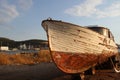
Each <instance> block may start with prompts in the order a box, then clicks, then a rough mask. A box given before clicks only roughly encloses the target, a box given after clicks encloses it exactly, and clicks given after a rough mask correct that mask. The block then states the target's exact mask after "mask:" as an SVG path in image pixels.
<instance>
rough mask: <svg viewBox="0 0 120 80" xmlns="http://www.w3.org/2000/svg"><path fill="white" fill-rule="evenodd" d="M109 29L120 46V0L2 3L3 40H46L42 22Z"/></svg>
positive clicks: (14, 0)
mask: <svg viewBox="0 0 120 80" xmlns="http://www.w3.org/2000/svg"><path fill="white" fill-rule="evenodd" d="M49 17H51V18H52V19H54V20H62V21H65V22H70V23H73V24H77V25H80V26H88V25H99V26H103V27H107V28H109V29H110V30H111V32H112V33H113V35H114V38H115V41H116V43H119V44H120V35H119V34H120V31H119V30H120V0H0V37H6V38H9V39H12V40H16V41H21V40H28V39H43V40H47V37H46V32H45V31H44V29H43V28H42V26H41V22H42V20H45V19H47V18H49Z"/></svg>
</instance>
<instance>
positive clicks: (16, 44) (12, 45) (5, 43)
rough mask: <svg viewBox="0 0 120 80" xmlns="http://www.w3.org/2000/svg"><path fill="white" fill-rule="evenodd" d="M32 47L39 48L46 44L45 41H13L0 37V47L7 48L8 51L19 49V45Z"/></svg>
mask: <svg viewBox="0 0 120 80" xmlns="http://www.w3.org/2000/svg"><path fill="white" fill-rule="evenodd" d="M23 44H25V45H27V46H28V45H32V46H34V47H40V46H43V45H45V44H47V41H46V40H40V39H30V40H24V41H14V40H11V39H9V38H4V37H0V46H9V48H10V49H12V48H19V46H20V45H23Z"/></svg>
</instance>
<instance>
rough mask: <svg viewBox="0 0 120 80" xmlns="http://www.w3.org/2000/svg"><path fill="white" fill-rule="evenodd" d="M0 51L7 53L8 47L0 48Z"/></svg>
mask: <svg viewBox="0 0 120 80" xmlns="http://www.w3.org/2000/svg"><path fill="white" fill-rule="evenodd" d="M0 50H2V51H8V50H9V47H8V46H0Z"/></svg>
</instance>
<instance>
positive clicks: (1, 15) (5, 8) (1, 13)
mask: <svg viewBox="0 0 120 80" xmlns="http://www.w3.org/2000/svg"><path fill="white" fill-rule="evenodd" d="M11 1H13V3H10V1H9V0H0V24H4V23H8V22H10V21H12V20H14V19H15V18H17V17H18V16H19V15H20V12H19V9H21V10H20V11H23V10H28V9H29V8H30V7H31V6H32V4H33V3H32V0H15V1H17V4H15V1H14V0H11ZM18 4H19V5H18ZM21 13H22V12H21Z"/></svg>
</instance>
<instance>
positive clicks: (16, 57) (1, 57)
mask: <svg viewBox="0 0 120 80" xmlns="http://www.w3.org/2000/svg"><path fill="white" fill-rule="evenodd" d="M41 62H51V56H50V51H49V50H41V51H40V52H39V53H25V54H23V53H22V54H6V53H0V65H23V64H39V63H41Z"/></svg>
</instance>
